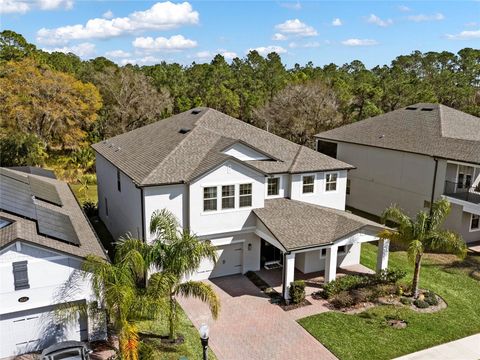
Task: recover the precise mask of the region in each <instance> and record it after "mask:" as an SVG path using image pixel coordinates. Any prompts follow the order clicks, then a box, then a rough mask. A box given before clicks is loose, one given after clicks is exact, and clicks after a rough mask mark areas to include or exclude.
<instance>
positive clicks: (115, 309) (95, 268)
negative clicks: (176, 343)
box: [83, 251, 162, 360]
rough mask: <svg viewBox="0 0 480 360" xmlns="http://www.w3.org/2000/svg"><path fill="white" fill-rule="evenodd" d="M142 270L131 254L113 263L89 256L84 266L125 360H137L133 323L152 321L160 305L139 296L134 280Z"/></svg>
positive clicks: (137, 260) (139, 290) (140, 263)
mask: <svg viewBox="0 0 480 360" xmlns="http://www.w3.org/2000/svg"><path fill="white" fill-rule="evenodd" d="M140 269H143V259H140V258H139V257H138V256H137V254H135V252H134V251H130V252H128V253H124V258H123V259H122V260H121V261H120V260H118V258H117V257H116V259H115V261H114V262H113V263H109V262H107V261H105V260H104V259H102V258H100V257H97V256H94V255H89V256H87V258H86V260H85V262H84V263H83V271H84V277H86V278H89V280H90V284H91V287H92V291H93V293H94V295H95V297H96V299H97V300H98V301H99V302H100V303H101V304H102V305H103V306H104V308H105V310H106V312H107V315H108V317H109V321H110V323H111V324H112V325H113V328H114V329H115V332H116V333H117V334H118V341H119V352H120V355H121V357H122V359H124V360H138V346H139V335H138V328H137V326H136V323H135V322H136V321H137V320H138V319H139V318H142V317H147V316H148V317H154V316H156V315H157V314H158V313H159V311H160V310H161V309H162V302H161V301H158V299H155V300H157V301H152V300H153V299H152V298H151V297H149V296H146V295H145V294H144V293H142V291H141V289H139V288H138V287H137V279H138V277H139V276H140V275H139V274H141V271H140Z"/></svg>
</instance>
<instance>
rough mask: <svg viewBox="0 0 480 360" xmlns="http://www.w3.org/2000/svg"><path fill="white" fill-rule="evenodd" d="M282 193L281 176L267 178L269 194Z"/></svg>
mask: <svg viewBox="0 0 480 360" xmlns="http://www.w3.org/2000/svg"><path fill="white" fill-rule="evenodd" d="M279 194H280V177H270V178H268V179H267V196H278V195H279Z"/></svg>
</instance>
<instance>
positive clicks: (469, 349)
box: [395, 334, 480, 360]
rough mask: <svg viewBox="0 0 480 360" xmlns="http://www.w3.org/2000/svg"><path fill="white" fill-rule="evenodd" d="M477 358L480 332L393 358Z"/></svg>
mask: <svg viewBox="0 0 480 360" xmlns="http://www.w3.org/2000/svg"><path fill="white" fill-rule="evenodd" d="M432 359H436V360H478V359H480V334H476V335H472V336H468V337H466V338H463V339H460V340H455V341H452V342H449V343H446V344H442V345H438V346H434V347H432V348H430V349H425V350H422V351H417V352H414V353H412V354H408V355H405V356H402V357H399V358H396V359H395V360H432Z"/></svg>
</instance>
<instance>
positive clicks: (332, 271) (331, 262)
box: [325, 246, 338, 284]
mask: <svg viewBox="0 0 480 360" xmlns="http://www.w3.org/2000/svg"><path fill="white" fill-rule="evenodd" d="M337 255H338V246H332V247H329V248H327V256H326V258H325V284H326V283H329V282H330V281H333V280H335V278H336V277H337Z"/></svg>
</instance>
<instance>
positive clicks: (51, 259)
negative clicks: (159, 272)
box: [0, 168, 107, 358]
mask: <svg viewBox="0 0 480 360" xmlns="http://www.w3.org/2000/svg"><path fill="white" fill-rule="evenodd" d="M18 169H20V170H22V171H15V170H10V169H6V168H1V169H0V358H7V357H12V358H13V357H14V356H16V355H19V354H23V353H25V352H30V351H37V350H41V349H43V348H46V347H48V346H50V345H52V344H56V343H58V342H60V341H65V340H98V339H101V338H104V337H105V335H106V328H105V323H104V321H99V320H101V318H102V317H101V316H100V317H97V316H87V315H86V314H85V313H84V312H81V311H78V312H77V317H76V320H74V321H72V322H64V323H58V322H57V316H56V314H57V313H56V311H57V310H58V309H59V307H61V308H62V310H65V309H67V308H68V307H71V306H73V305H77V304H78V305H85V304H86V303H87V302H90V301H92V300H93V299H94V296H93V294H92V293H91V288H90V284H89V281H88V279H85V280H83V278H82V280H80V281H79V282H76V283H75V284H76V287H72V288H71V289H69V291H68V292H62V289H64V288H65V287H64V285H65V284H66V283H67V282H68V281H69V280H71V279H72V277H73V276H75V274H78V271H79V270H80V269H81V264H82V261H83V259H84V258H85V256H87V255H89V254H94V255H98V256H100V257H101V258H103V259H105V260H107V257H106V255H105V252H104V250H103V248H102V246H101V244H100V242H99V240H98V239H97V237H96V235H95V233H94V231H93V230H92V228H91V226H90V223H89V222H88V220H87V218H86V217H85V215H84V214H83V212H82V210H81V208H80V207H79V205H78V203H77V201H76V199H75V197H74V195H73V193H72V192H71V190H70V188H69V186H68V185H67V184H66V183H63V182H61V181H58V180H55V178H54V176H53V174H52V173H49V172H46V171H42V170H35V169H33V168H18ZM23 171H27V172H28V173H25V172H23ZM35 174H41V175H35ZM74 309H78V307H74V308H72V311H76V310H74Z"/></svg>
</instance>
